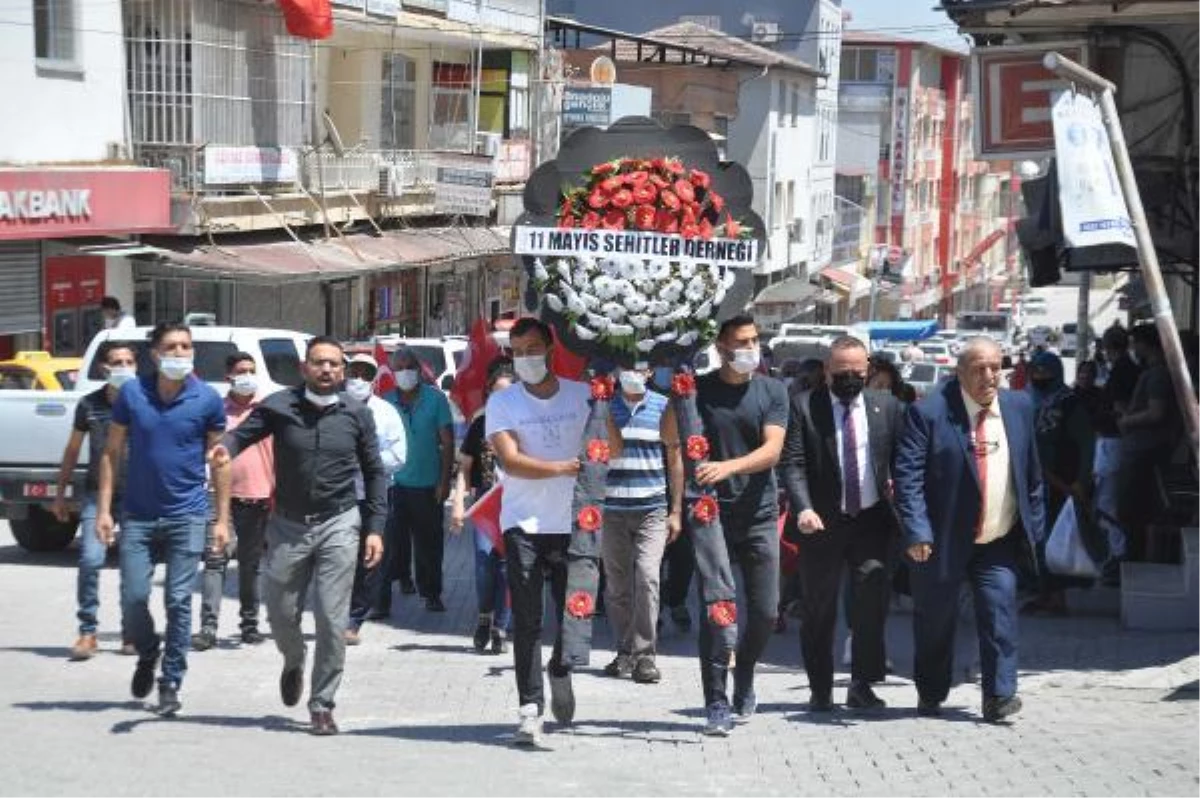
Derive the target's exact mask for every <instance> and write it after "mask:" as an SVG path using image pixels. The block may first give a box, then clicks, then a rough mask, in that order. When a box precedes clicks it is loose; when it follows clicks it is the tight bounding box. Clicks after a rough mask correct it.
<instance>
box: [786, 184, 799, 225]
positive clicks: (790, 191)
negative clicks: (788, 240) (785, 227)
mask: <svg viewBox="0 0 1200 798" xmlns="http://www.w3.org/2000/svg"><path fill="white" fill-rule="evenodd" d="M783 207H784V213H785V216H784V224H791V223H792V220H793V219H795V218H796V181H795V180H789V181H788V183H787V204H786V205H784V206H783Z"/></svg>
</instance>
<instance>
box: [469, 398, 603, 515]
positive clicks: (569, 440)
mask: <svg viewBox="0 0 1200 798" xmlns="http://www.w3.org/2000/svg"><path fill="white" fill-rule="evenodd" d="M589 394H590V391H589V390H588V386H587V385H585V384H583V383H582V382H575V381H574V380H564V379H561V378H560V379H559V380H558V390H557V391H556V392H555V393H554V395H553V396H551V397H550V398H548V399H541V398H539V397H537V396H534V395H533V394H531V393H529V391H527V390H525V386H524V385H523V384H522V383H517V384H516V385H511V386H509V387H508V388H505V389H504V390H503V391H500V392H498V393H494V394H492V396H491V398H490V399H488V403H487V414H486V416H485V418H486V419H487V421H486V422H485V430H486V432H487V437H488V438H489V439H490V438H492V437H493V436H494V435H496V434H497V433H499V432H508V433H511V434H512V435H513V437H515V438H516V440H517V448H518V449H520V451H521V452H522V453H523V454H526V455H528V456H530V457H533V458H536V459H538V460H545V461H561V460H571V459H574V458H576V457H578V456H579V450H580V447H581V446H582V444H583V432H584V430H585V429H586V428H587V420H588V415H589V413H590V412H591V408H590V406H589V404H588V396H589ZM502 484H503V485H504V498H503V499H502V500H501V502H500V524H501V526H502V527H503V528H504V529H506V530H507V529H512V528H514V527H520V528H521V529H522V530H523V531H524V532H526V533H527V534H530V535H536V534H568V533H570V532H571V530H572V528H573V527H574V524H573V523H572V519H571V503H572V502H573V501H574V498H575V477H573V476H571V477H567V476H562V477H549V478H547V479H525V478H523V477H518V476H515V475H513V474H511V473H506V474H505V475H504V480H503V482H502Z"/></svg>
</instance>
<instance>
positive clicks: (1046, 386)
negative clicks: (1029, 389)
mask: <svg viewBox="0 0 1200 798" xmlns="http://www.w3.org/2000/svg"><path fill="white" fill-rule="evenodd" d="M1029 384H1030V385H1032V386H1033V387H1034V388H1037V389H1038V390H1039V391H1048V390H1050V389H1051V388H1053V387H1054V380H1047V379H1040V380H1030V381H1029Z"/></svg>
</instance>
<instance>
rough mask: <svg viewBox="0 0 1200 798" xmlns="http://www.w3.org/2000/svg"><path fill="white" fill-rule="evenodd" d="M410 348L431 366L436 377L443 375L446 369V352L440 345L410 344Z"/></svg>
mask: <svg viewBox="0 0 1200 798" xmlns="http://www.w3.org/2000/svg"><path fill="white" fill-rule="evenodd" d="M408 348H409V349H410V350H411V351H412V353H413V354H414V355H416V356H417V357H418V358H419V359H420V361H421V362H422V363H424V364H425V365H426V366H428V367H429V369H430V370H431V371H432V372H433V376H434V379H437V378H438V377H440V376H442V372H444V371H445V370H446V353H445V352H444V351H443V350H442V348H441V347H440V346H429V345H426V344H408Z"/></svg>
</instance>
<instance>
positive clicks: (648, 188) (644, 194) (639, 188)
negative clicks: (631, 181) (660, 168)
mask: <svg viewBox="0 0 1200 798" xmlns="http://www.w3.org/2000/svg"><path fill="white" fill-rule="evenodd" d="M657 199H658V189H657V188H655V187H654V184H653V183H641V184H639V185H636V186H634V187H633V201H634V202H636V203H637V204H638V205H653V204H654V201H655V200H657Z"/></svg>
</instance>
